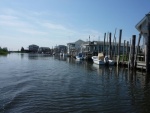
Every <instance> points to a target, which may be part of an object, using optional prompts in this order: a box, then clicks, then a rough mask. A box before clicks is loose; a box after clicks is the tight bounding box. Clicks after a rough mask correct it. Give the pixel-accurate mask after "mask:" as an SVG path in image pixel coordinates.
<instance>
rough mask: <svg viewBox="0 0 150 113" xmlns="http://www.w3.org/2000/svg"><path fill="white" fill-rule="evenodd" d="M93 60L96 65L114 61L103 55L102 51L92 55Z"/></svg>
mask: <svg viewBox="0 0 150 113" xmlns="http://www.w3.org/2000/svg"><path fill="white" fill-rule="evenodd" d="M92 59H93V62H94V63H95V64H98V65H114V64H115V62H114V61H113V60H110V59H109V58H108V56H105V57H104V55H103V53H99V54H98V56H92Z"/></svg>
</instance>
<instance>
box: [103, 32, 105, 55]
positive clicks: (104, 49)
mask: <svg viewBox="0 0 150 113" xmlns="http://www.w3.org/2000/svg"><path fill="white" fill-rule="evenodd" d="M105 39H106V33H105V34H104V43H103V54H104V56H105Z"/></svg>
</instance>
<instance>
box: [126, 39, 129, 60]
mask: <svg viewBox="0 0 150 113" xmlns="http://www.w3.org/2000/svg"><path fill="white" fill-rule="evenodd" d="M128 47H129V41H127V45H126V61H127V60H129V49H128Z"/></svg>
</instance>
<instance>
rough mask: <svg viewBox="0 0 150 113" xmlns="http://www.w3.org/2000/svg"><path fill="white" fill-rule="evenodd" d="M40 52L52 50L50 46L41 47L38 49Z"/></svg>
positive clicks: (48, 52) (47, 52)
mask: <svg viewBox="0 0 150 113" xmlns="http://www.w3.org/2000/svg"><path fill="white" fill-rule="evenodd" d="M38 53H44V54H50V53H51V50H50V48H49V47H40V48H39V49H38Z"/></svg>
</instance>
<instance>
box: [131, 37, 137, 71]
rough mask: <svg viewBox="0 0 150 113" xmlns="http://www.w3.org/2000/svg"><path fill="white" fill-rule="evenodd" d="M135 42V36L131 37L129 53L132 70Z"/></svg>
mask: <svg viewBox="0 0 150 113" xmlns="http://www.w3.org/2000/svg"><path fill="white" fill-rule="evenodd" d="M135 40H136V35H133V36H132V48H131V49H132V51H131V68H132V69H134V56H135Z"/></svg>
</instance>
